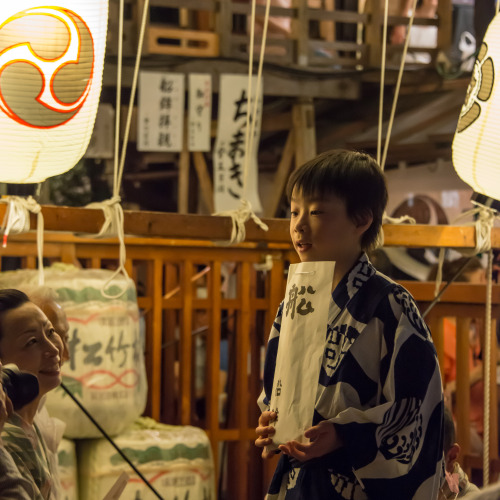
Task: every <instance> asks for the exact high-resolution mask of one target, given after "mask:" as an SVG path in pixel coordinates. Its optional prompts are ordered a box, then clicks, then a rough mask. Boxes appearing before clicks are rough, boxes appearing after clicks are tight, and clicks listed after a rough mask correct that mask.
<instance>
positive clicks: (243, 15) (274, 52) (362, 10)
mask: <svg viewBox="0 0 500 500" xmlns="http://www.w3.org/2000/svg"><path fill="white" fill-rule="evenodd" d="M114 3H116V0H115V2H113V0H112V2H111V7H112V11H113V12H115V11H116V8H115V7H114ZM127 3H128V4H129V5H130V8H129V9H128V10H127V12H129V16H128V18H127V19H126V20H125V21H126V23H125V24H126V27H127V29H126V33H125V47H124V49H125V54H126V55H133V52H134V50H135V49H134V47H136V46H137V45H136V44H134V41H136V39H137V33H138V29H139V28H138V26H139V19H140V15H141V12H142V8H143V5H144V0H128V2H127ZM258 3H259V5H257V7H256V17H257V21H256V29H257V34H256V41H255V43H256V55H258V53H259V51H260V32H261V31H262V24H263V19H264V14H265V1H264V0H259V1H258ZM150 5H151V7H150V10H151V12H152V13H153V15H149V16H148V28H147V32H146V43H145V50H144V54H162V55H180V56H186V57H208V58H213V57H222V58H231V59H240V60H244V61H248V58H249V43H250V42H249V39H250V37H249V33H250V27H249V19H250V18H251V2H250V1H235V0H151V2H150ZM383 8H384V2H383V0H368V1H367V2H365V1H364V0H359V2H358V8H357V9H356V10H344V9H336V8H334V2H333V1H332V0H290V7H289V8H284V7H276V6H273V4H271V9H270V29H269V31H268V39H267V44H266V47H267V49H266V57H265V58H266V61H268V62H273V63H277V64H280V65H283V66H290V67H297V68H306V67H311V68H325V69H327V68H328V70H329V71H332V69H335V68H336V69H340V68H349V67H350V68H352V69H354V68H356V69H363V68H372V67H378V66H380V56H381V45H382V26H383ZM110 19H111V23H110V29H111V33H110V37H109V40H110V41H111V43H110V44H109V51H110V52H111V53H113V52H114V44H113V42H112V41H113V40H114V39H116V29H117V28H116V22H115V21H113V19H114V18H110ZM279 20H285V24H286V25H287V28H286V30H285V31H284V32H283V30H281V29H279V28H278V29H274V30H273V27H272V26H273V24H275V23H276V22H278V23H279ZM407 24H408V18H407V17H403V16H401V15H399V16H395V15H391V16H389V18H388V25H389V29H390V28H391V27H392V26H395V25H407ZM413 24H414V25H415V26H418V25H426V26H436V27H438V40H437V45H436V47H434V48H418V49H417V48H410V52H412V51H418V52H420V53H427V54H429V55H430V63H434V62H435V56H436V55H437V53H438V51H439V50H446V49H447V48H448V47H449V45H450V43H451V36H452V17H451V0H441V1H440V2H439V5H438V10H437V16H436V18H433V19H424V18H415V20H414V23H413ZM346 30H347V33H346ZM401 51H402V46H399V45H398V46H389V48H388V56H389V57H391V58H392V61H395V60H397V54H398V53H399V54H400V53H401ZM394 58H395V59H394Z"/></svg>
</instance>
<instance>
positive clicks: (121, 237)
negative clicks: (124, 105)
mask: <svg viewBox="0 0 500 500" xmlns="http://www.w3.org/2000/svg"><path fill="white" fill-rule="evenodd" d="M123 4H124V0H120V19H119V25H118V65H117V84H116V87H117V96H116V120H115V157H114V168H113V197H112V198H111V199H109V200H104V201H102V202H96V203H91V204H90V205H87V207H88V208H100V209H101V210H102V211H103V213H104V224H103V226H102V228H101V230H100V231H99V233H98V234H97V235H95V236H94V237H95V238H110V237H116V238H118V241H119V260H118V268H117V269H116V270H115V272H114V273H113V274H112V275H111V277H110V278H109V279H108V280H107V281H106V283H104V285H103V286H102V288H101V293H102V294H103V296H105V297H107V298H110V299H116V298H119V297H121V296H122V295H123V294H124V293H125V289H123V291H122V292H120V293H118V294H117V295H110V294H108V293H107V292H105V289H106V287H107V286H108V285H109V284H110V283H111V282H112V281H113V280H114V279H115V277H116V276H118V274H120V273H121V274H123V276H125V278H129V276H128V273H127V270H126V268H125V262H126V248H125V231H124V216H123V208H122V206H121V198H120V186H121V183H122V177H123V170H124V168H125V156H126V153H127V143H128V138H129V134H130V125H131V123H132V111H133V104H134V99H135V94H136V91H137V81H138V78H139V67H140V61H141V55H142V47H143V43H144V34H145V31H146V23H147V18H148V14H149V0H145V2H144V10H143V12H142V19H141V28H140V32H139V41H138V46H137V54H136V59H135V67H134V75H133V79H132V88H131V92H130V100H129V107H128V113H127V120H126V124H125V132H124V138H123V144H122V150H121V155H120V156H119V155H118V151H119V139H120V108H121V91H120V89H121V84H122V82H121V78H122V52H123Z"/></svg>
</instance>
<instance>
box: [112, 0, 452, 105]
mask: <svg viewBox="0 0 500 500" xmlns="http://www.w3.org/2000/svg"><path fill="white" fill-rule="evenodd" d="M225 4H226V2H222V3H221V9H222V7H223V6H224V5H225ZM220 15H222V10H221V12H220V13H219V16H220ZM225 33H228V34H230V33H229V30H227V29H225V30H223V31H222V32H221V40H220V44H221V52H222V50H223V46H224V44H225V43H229V42H230V41H226V40H225V36H226V35H224V34H225ZM222 35H224V36H222ZM228 38H229V35H228ZM228 50H229V49H228ZM141 69H143V70H148V69H149V70H152V71H153V70H155V71H157V70H158V61H157V59H152V58H143V59H142V61H141ZM162 70H164V71H166V72H168V71H173V72H176V73H184V74H189V73H209V74H210V75H211V76H212V84H213V92H215V93H217V92H219V77H220V75H221V74H224V73H234V74H241V75H247V74H248V62H245V61H234V60H233V61H226V60H219V59H215V60H203V61H200V60H197V59H189V58H183V59H181V60H179V59H172V60H165V61H163V60H162ZM309 71H310V76H308V77H307V78H306V77H305V76H306V75H303V74H302V75H301V77H300V78H295V77H290V71H283V72H279V73H278V72H277V71H273V72H267V71H265V72H264V78H263V85H264V86H263V91H264V95H266V96H267V95H275V96H280V97H311V98H314V97H317V98H325V99H347V100H357V99H359V98H360V96H361V78H362V77H363V74H362V73H361V72H360V74H359V75H352V74H350V75H349V76H345V77H340V75H339V74H338V73H332V70H331V69H329V68H326V69H325V70H311V69H309ZM133 72H134V68H133V67H132V66H124V67H123V73H122V87H124V88H130V87H131V85H132V76H133ZM318 76H320V77H321V78H318ZM439 81H440V82H442V80H441V79H440V80H439ZM103 86H105V87H115V86H116V64H112V63H106V64H105V65H104V74H103Z"/></svg>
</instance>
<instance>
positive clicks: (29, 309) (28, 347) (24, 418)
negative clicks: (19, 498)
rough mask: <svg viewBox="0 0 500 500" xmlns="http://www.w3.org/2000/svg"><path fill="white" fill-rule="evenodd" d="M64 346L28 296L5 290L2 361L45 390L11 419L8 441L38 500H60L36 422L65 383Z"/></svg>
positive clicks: (1, 295) (0, 313)
mask: <svg viewBox="0 0 500 500" xmlns="http://www.w3.org/2000/svg"><path fill="white" fill-rule="evenodd" d="M60 343H61V340H60V338H59V336H58V335H57V333H56V332H55V330H54V328H53V326H52V324H51V323H50V321H49V320H48V319H47V316H45V314H44V313H43V312H42V311H41V309H40V308H39V307H37V306H36V305H35V304H33V303H32V302H30V300H29V299H28V297H27V296H26V295H25V294H24V293H23V292H20V291H19V290H14V289H6V290H0V358H1V359H2V362H3V363H15V364H16V365H17V366H18V367H19V368H20V369H21V370H24V371H27V372H30V373H33V374H34V375H36V376H37V378H38V383H39V388H40V390H39V394H38V396H37V398H35V400H34V401H32V402H31V403H29V404H27V405H26V406H24V407H23V408H21V409H20V410H18V411H17V413H13V414H12V415H11V416H10V417H9V418H8V420H7V422H6V423H5V426H4V429H3V431H2V441H3V443H4V446H5V448H6V449H7V450H8V451H9V452H10V454H11V455H12V458H13V459H14V461H15V462H16V465H17V467H18V468H19V471H20V473H21V474H22V475H23V476H24V477H26V478H27V479H28V480H31V481H33V483H34V484H35V485H36V488H37V491H35V495H34V497H33V498H34V499H36V500H42V499H43V500H53V499H55V498H57V492H56V489H55V487H54V481H53V478H52V470H51V466H50V464H49V460H48V458H47V457H48V453H47V447H46V444H45V441H44V439H43V437H42V435H41V434H40V431H39V429H38V427H37V426H36V424H34V422H33V420H34V418H35V415H36V413H37V410H38V406H39V402H40V399H41V398H42V397H43V396H44V395H45V394H47V393H48V392H49V391H51V390H52V389H55V388H56V387H57V386H58V385H59V384H60V383H61V370H60V367H61V358H60V355H59V353H60V349H62V346H60ZM61 352H62V351H61Z"/></svg>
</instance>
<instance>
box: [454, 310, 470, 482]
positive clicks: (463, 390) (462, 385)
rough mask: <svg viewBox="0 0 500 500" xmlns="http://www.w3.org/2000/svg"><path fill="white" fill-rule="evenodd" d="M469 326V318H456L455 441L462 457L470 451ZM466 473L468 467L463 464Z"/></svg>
mask: <svg viewBox="0 0 500 500" xmlns="http://www.w3.org/2000/svg"><path fill="white" fill-rule="evenodd" d="M469 328H470V318H457V333H456V335H457V378H456V384H457V385H456V394H460V398H459V399H458V398H457V402H456V422H457V442H458V443H460V448H461V449H462V457H466V456H467V455H469V453H470V417H469V412H470V382H469V353H470V346H469ZM465 468H466V469H469V470H468V471H467V470H466V473H467V474H470V467H469V466H467V464H465Z"/></svg>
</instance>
